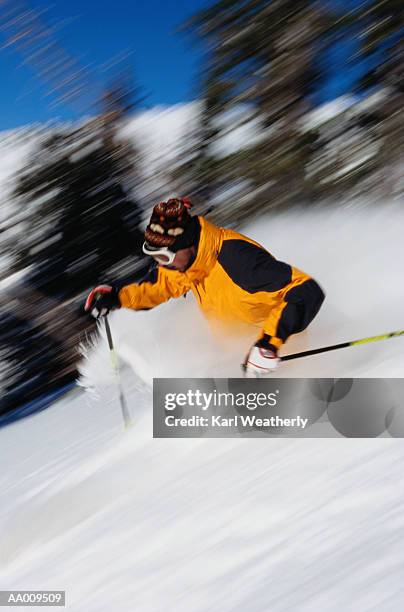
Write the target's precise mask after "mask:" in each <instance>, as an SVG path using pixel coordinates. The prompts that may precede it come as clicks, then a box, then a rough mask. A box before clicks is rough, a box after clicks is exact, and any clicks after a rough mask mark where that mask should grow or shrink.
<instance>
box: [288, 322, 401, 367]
mask: <svg viewBox="0 0 404 612" xmlns="http://www.w3.org/2000/svg"><path fill="white" fill-rule="evenodd" d="M397 336H404V329H402V330H400V331H394V332H390V333H389V334H383V335H381V336H370V337H369V338H362V339H361V340H351V342H341V344H332V345H331V346H323V347H322V348H317V349H312V350H311V351H302V352H301V353H293V354H292V355H285V356H284V357H281V358H280V359H281V361H289V360H290V359H298V358H300V357H308V356H309V355H317V354H318V353H326V352H327V351H336V350H337V349H341V348H346V347H348V346H357V345H358V344H367V343H368V342H378V341H379V340H389V339H390V338H396V337H397Z"/></svg>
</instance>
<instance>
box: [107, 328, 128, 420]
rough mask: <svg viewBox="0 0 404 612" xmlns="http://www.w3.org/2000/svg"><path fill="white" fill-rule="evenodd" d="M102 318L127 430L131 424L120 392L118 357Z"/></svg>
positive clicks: (123, 397)
mask: <svg viewBox="0 0 404 612" xmlns="http://www.w3.org/2000/svg"><path fill="white" fill-rule="evenodd" d="M104 318H105V331H106V332H107V339H108V346H109V352H110V355H111V365H112V369H113V370H114V373H115V378H116V382H117V386H118V391H119V402H120V404H121V410H122V416H123V420H124V423H125V429H128V427H129V426H130V425H131V424H132V423H131V418H130V413H129V409H128V405H127V403H126V400H125V396H124V394H123V390H122V382H121V376H120V373H119V363H118V355H117V354H116V351H115V347H114V343H113V340H112V334H111V328H110V326H109V321H108V316H105V317H104Z"/></svg>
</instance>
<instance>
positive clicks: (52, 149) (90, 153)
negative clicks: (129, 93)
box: [15, 90, 141, 296]
mask: <svg viewBox="0 0 404 612" xmlns="http://www.w3.org/2000/svg"><path fill="white" fill-rule="evenodd" d="M103 107H104V108H103V112H102V114H101V115H100V116H99V117H96V118H95V119H92V120H88V121H86V122H84V123H83V124H82V125H80V126H79V127H66V128H59V129H57V130H55V131H53V133H51V135H49V136H47V137H46V138H45V139H44V140H43V142H42V143H41V145H40V148H39V150H38V152H37V154H36V156H35V157H34V159H33V160H32V161H31V162H30V164H29V166H28V167H27V168H26V169H25V170H23V172H22V173H21V175H20V177H19V180H18V184H17V187H16V190H15V196H16V197H17V199H18V202H19V204H20V206H21V208H24V209H25V210H26V211H27V212H28V213H29V214H28V217H27V219H26V220H25V222H24V223H25V224H26V229H27V231H25V232H19V234H18V237H19V239H18V240H17V243H16V248H17V250H18V252H19V256H20V259H21V265H24V266H26V265H30V266H32V268H33V276H35V279H36V280H35V282H36V284H40V285H41V286H42V287H43V289H44V290H45V291H47V292H50V293H59V294H63V295H64V296H71V295H74V294H75V293H77V292H78V291H82V290H84V289H85V288H87V287H88V286H91V285H92V284H93V283H94V282H97V280H99V279H101V278H102V277H103V276H104V277H105V273H106V271H107V270H108V268H110V267H111V266H112V265H114V264H115V263H117V262H118V261H120V260H122V259H123V258H125V257H127V256H129V255H131V254H132V255H133V254H140V240H141V235H140V232H139V230H138V224H139V221H140V210H139V207H138V205H137V203H136V201H135V200H134V197H133V185H132V183H133V177H135V167H134V162H135V161H136V155H135V152H134V151H133V149H132V147H131V145H130V144H129V143H128V142H124V141H122V140H118V137H117V131H118V127H119V122H120V121H121V119H122V118H123V116H124V114H125V112H126V111H127V110H128V109H127V105H126V101H125V97H124V96H123V94H122V93H121V92H120V91H119V90H115V91H113V90H111V91H110V92H109V93H108V94H107V95H106V96H105V99H104V101H103ZM28 228H29V229H28Z"/></svg>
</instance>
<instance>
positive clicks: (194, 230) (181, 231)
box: [85, 198, 324, 378]
mask: <svg viewBox="0 0 404 612" xmlns="http://www.w3.org/2000/svg"><path fill="white" fill-rule="evenodd" d="M190 206H191V204H190V202H189V200H188V199H186V198H182V199H179V198H173V199H170V200H168V201H167V202H160V203H159V204H157V205H156V206H155V207H154V208H153V213H152V215H151V219H150V222H149V225H148V226H147V228H146V231H145V242H144V244H143V252H144V253H146V254H147V255H150V256H151V257H152V258H153V259H154V261H155V264H156V265H155V266H154V267H153V268H152V270H151V272H150V274H149V275H148V277H146V278H145V279H144V280H142V281H141V282H139V283H135V284H131V285H127V286H125V287H122V288H120V289H118V288H117V287H112V286H109V285H100V286H98V287H95V288H94V289H93V290H92V291H91V293H90V294H89V296H88V298H87V300H86V304H85V310H86V311H88V312H90V313H91V314H92V315H93V316H94V317H96V318H98V317H99V316H104V315H106V314H108V312H109V311H110V310H113V309H116V308H132V309H134V310H144V309H149V308H153V307H154V306H157V305H158V304H161V303H163V302H166V301H167V300H169V299H170V298H176V297H179V296H181V295H184V294H185V293H187V292H188V291H190V290H191V291H192V292H193V293H194V295H195V297H196V299H197V301H198V303H199V305H200V307H201V308H202V310H203V311H204V313H205V314H206V315H207V316H212V317H215V318H218V319H222V320H227V321H231V320H233V321H235V320H239V321H244V322H246V323H250V324H255V325H257V324H258V325H260V326H261V327H262V331H261V334H260V336H259V338H258V340H257V341H256V342H255V344H254V345H253V346H252V347H251V349H250V350H249V352H248V354H247V357H246V358H245V360H244V369H245V375H246V376H247V377H249V378H250V377H259V376H265V375H267V374H269V373H271V372H273V371H274V370H275V369H276V368H277V366H278V364H279V361H280V360H279V357H278V350H279V349H280V347H281V346H282V344H283V343H284V342H285V341H286V340H287V339H288V338H289V336H290V335H291V334H295V333H297V332H301V331H303V330H304V329H306V327H307V326H308V325H309V323H310V322H311V321H312V320H313V318H314V317H315V316H316V314H317V313H318V311H319V309H320V307H321V304H322V303H323V300H324V293H323V291H322V289H321V288H320V287H319V285H318V284H317V283H316V281H315V280H313V279H312V278H310V276H308V275H307V274H305V273H304V272H302V271H301V270H298V269H297V268H294V267H292V266H290V265H289V264H286V263H283V262H281V261H278V260H276V259H275V258H274V257H273V255H271V254H270V253H268V251H266V250H265V249H264V248H263V247H262V246H261V245H259V244H258V243H257V242H255V241H254V240H251V239H250V238H247V237H246V236H243V235H242V234H239V233H237V232H234V231H232V230H229V229H224V228H222V227H217V226H216V225H213V224H212V223H210V222H209V221H207V220H206V219H205V218H204V217H203V216H192V215H191V214H190Z"/></svg>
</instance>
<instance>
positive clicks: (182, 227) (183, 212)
mask: <svg viewBox="0 0 404 612" xmlns="http://www.w3.org/2000/svg"><path fill="white" fill-rule="evenodd" d="M190 208H191V203H190V201H189V200H188V199H187V198H172V199H170V200H168V201H167V202H160V203H159V204H156V206H155V207H154V208H153V212H152V216H151V218H150V223H149V225H148V226H147V228H146V231H145V233H144V237H145V240H146V243H147V244H148V245H150V246H152V247H168V248H169V249H170V250H171V251H179V250H180V249H186V248H187V247H190V246H192V245H193V244H196V242H197V240H198V232H197V228H198V227H199V223H198V220H197V218H196V217H191V215H190V214H189V209H190Z"/></svg>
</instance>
